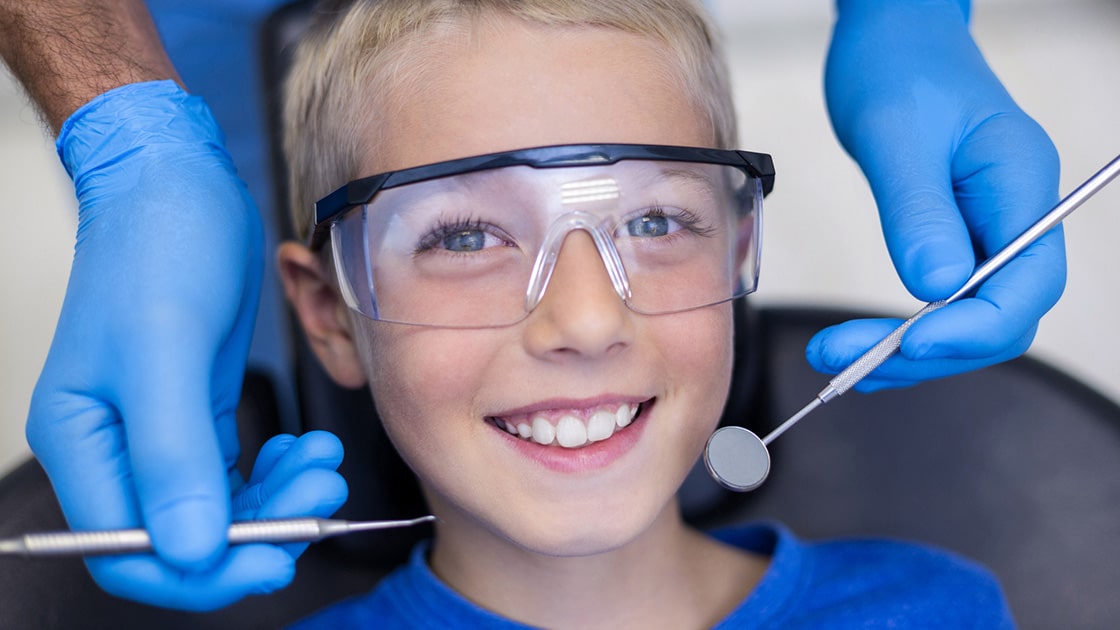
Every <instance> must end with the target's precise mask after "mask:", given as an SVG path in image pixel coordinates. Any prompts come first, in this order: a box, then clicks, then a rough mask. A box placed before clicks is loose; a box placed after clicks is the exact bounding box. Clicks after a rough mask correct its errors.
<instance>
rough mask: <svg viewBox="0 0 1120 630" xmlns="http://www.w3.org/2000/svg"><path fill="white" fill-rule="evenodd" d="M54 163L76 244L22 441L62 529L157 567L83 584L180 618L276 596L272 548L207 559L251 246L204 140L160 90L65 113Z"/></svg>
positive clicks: (209, 138) (232, 455) (222, 491)
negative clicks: (145, 553) (117, 543)
mask: <svg viewBox="0 0 1120 630" xmlns="http://www.w3.org/2000/svg"><path fill="white" fill-rule="evenodd" d="M58 150H59V154H60V156H61V158H62V161H63V163H64V164H65V166H66V169H67V171H68V172H69V173H70V175H71V177H72V178H73V179H74V185H75V188H76V192H77V197H78V201H79V215H78V238H77V244H76V247H75V253H74V263H73V267H72V269H71V273H70V282H69V286H68V287H67V291H66V297H65V301H64V303H63V307H62V313H61V316H60V318H59V322H58V327H57V329H56V332H55V337H54V340H53V342H52V344H51V348H50V352H49V354H48V356H47V361H46V364H45V366H44V368H43V372H42V375H41V376H40V379H39V382H38V384H37V386H36V388H35V392H34V394H33V396H32V402H31V410H30V414H29V417H28V422H27V439H28V442H29V444H30V445H31V448H32V450H33V451H34V452H35V454H36V456H37V457H38V458H39V460H40V462H42V464H43V467H44V468H45V469H46V471H47V474H48V475H49V476H50V478H51V482H52V484H53V485H54V488H55V491H56V493H57V495H58V498H59V501H60V503H61V505H62V509H63V512H64V513H65V515H66V518H67V520H68V522H69V524H70V526H71V527H72V528H74V529H108V528H121V527H137V526H141V525H143V526H145V527H147V528H148V530H149V531H150V532H151V535H152V539H153V543H154V545H155V548H156V552H157V554H158V558H156V557H150V556H149V557H146V558H140V559H137V558H131V559H127V560H126V559H115V558H114V559H102V560H98V561H97V562H91V563H90V565H89V566H90V568H91V572H92V574H93V576H94V578H95V579H96V580H97V581H98V582H99V583H101V584H102V585H104V586H106V587H108V588H109V589H110V590H112V591H113V592H114V593H117V594H119V595H122V596H124V597H129V598H132V599H137V600H140V601H148V602H161V603H170V604H174V605H181V606H184V607H192V608H209V607H213V606H217V605H220V604H221V603H223V602H228V601H233V600H236V599H237V598H239V597H241V596H243V595H244V594H246V593H250V592H260V591H263V590H268V589H272V588H276V587H279V586H281V585H283V584H285V583H286V582H287V581H288V580H289V579H290V574H291V558H290V556H289V555H288V554H287V553H284V552H283V551H282V550H280V549H277V548H268V547H264V548H257V547H254V548H246V549H239V550H237V551H235V552H231V553H230V554H229V555H228V556H223V553H224V550H225V532H226V529H227V527H228V525H229V521H230V510H231V506H230V488H231V478H233V477H235V476H236V473H235V472H234V468H233V466H234V462H235V461H236V459H237V456H238V446H237V437H236V436H237V433H236V427H235V425H234V411H235V408H236V406H237V402H238V398H239V395H240V388H241V379H242V373H243V371H244V367H245V357H246V353H247V352H248V346H249V340H250V336H251V333H252V325H253V320H254V316H255V311H256V305H257V297H258V293H259V284H260V276H261V262H262V259H261V242H262V234H261V226H260V219H259V217H258V216H257V213H256V210H255V208H254V207H253V203H252V201H251V200H250V198H249V196H248V194H247V193H246V190H245V186H244V184H243V183H242V182H241V181H240V180H239V179H238V178H237V176H236V174H235V172H234V168H233V165H232V163H231V161H230V157H229V155H228V154H227V153H226V151H225V149H224V148H223V147H222V135H221V132H220V131H219V130H218V128H217V125H216V123H215V122H214V120H213V118H212V117H211V116H210V113H209V110H208V109H207V107H206V106H205V104H203V103H202V101H201V100H200V99H198V98H195V97H191V96H189V95H187V94H186V93H184V92H183V91H182V90H180V89H179V88H178V87H177V86H176V85H175V84H174V83H172V82H170V81H163V82H152V83H139V84H133V85H127V86H124V87H121V88H117V89H115V90H111V91H109V92H107V93H105V94H103V95H101V96H99V97H97V98H95V99H94V100H93V101H91V102H90V103H88V104H87V105H85V106H83V107H82V108H80V109H79V110H78V111H77V112H75V113H74V114H73V115H72V116H71V117H70V119H69V120H67V121H66V124H65V125H64V126H63V128H62V130H61V132H60V133H59V138H58ZM234 481H235V482H236V480H234ZM219 560H220V562H219ZM216 563H218V564H216ZM180 572H181V573H180ZM199 572H206V575H207V576H209V577H208V580H209V581H207V582H203V581H199V580H194V579H193V577H192V575H193V574H195V573H199ZM196 582H197V583H196ZM192 589H193V590H192Z"/></svg>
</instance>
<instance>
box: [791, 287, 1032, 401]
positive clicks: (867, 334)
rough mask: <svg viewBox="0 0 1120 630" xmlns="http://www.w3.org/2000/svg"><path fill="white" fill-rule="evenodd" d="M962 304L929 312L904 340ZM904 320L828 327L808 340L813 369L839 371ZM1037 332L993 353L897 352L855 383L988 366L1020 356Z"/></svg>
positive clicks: (877, 385)
mask: <svg viewBox="0 0 1120 630" xmlns="http://www.w3.org/2000/svg"><path fill="white" fill-rule="evenodd" d="M955 306H960V304H951V305H949V306H946V307H944V308H942V309H940V310H938V311H935V312H933V313H930V314H929V315H926V316H925V317H923V318H922V319H921V320H919V321H918V322H917V323H915V324H914V325H913V326H911V328H910V330H909V331H907V334H906V335H905V336H903V344H904V345H905V344H906V343H907V337H908V336H909V334H910V333H911V332H913V330H914V329H915V328H917V327H918V326H920V325H921V324H923V323H924V322H925V320H927V319H930V318H933V317H934V316H936V315H939V314H942V313H944V312H946V311H948V310H949V309H951V308H953V307H955ZM900 323H902V320H900V319H868V320H853V321H850V322H845V323H843V324H839V325H837V326H832V327H829V328H826V329H824V330H822V331H820V332H819V333H817V334H816V335H814V336H813V338H812V339H811V340H810V341H809V344H808V345H807V347H806V350H805V356H806V359H807V360H808V361H809V364H810V365H811V366H812V367H813V369H815V370H817V371H819V372H823V373H825V374H836V373H838V372H840V371H842V370H844V369H845V368H847V367H848V366H849V365H851V364H852V363H853V362H854V361H855V360H856V359H858V358H859V357H860V356H861V355H863V353H864V352H866V351H867V350H868V349H870V348H871V347H872V346H874V345H875V344H876V343H878V342H879V341H880V340H881V339H883V338H884V337H886V336H887V335H888V334H890V333H891V331H893V330H894V329H895V328H897V327H898V325H899V324H900ZM1033 336H1034V328H1031V329H1030V330H1029V331H1028V332H1027V333H1026V334H1025V335H1023V336H1022V337H1020V338H1018V339H1015V340H1013V341H1011V342H1010V343H1006V344H1002V345H1001V347H1000V348H998V349H997V351H996V352H995V353H993V354H987V355H982V356H974V357H968V358H959V357H958V358H936V359H934V358H930V359H917V360H915V359H911V358H908V357H906V356H905V355H902V354H899V353H896V354H895V355H893V356H892V357H891V358H889V359H887V361H886V362H884V363H883V364H882V365H881V366H879V367H878V368H877V369H876V370H875V371H873V372H872V373H871V374H869V375H868V376H867V377H866V378H864V379H863V380H862V381H860V383H859V384H857V385H856V386H855V389H856V390H857V391H864V392H867V391H875V390H878V389H884V388H893V387H905V386H909V385H913V384H916V383H919V382H922V381H927V380H932V379H937V378H943V377H946V376H952V375H955V374H961V373H964V372H969V371H972V370H977V369H980V368H984V367H987V366H989V365H993V364H996V363H1000V362H1002V361H1006V360H1008V359H1012V358H1014V357H1016V356H1019V355H1020V354H1022V353H1023V352H1024V351H1026V349H1027V347H1028V346H1029V345H1030V341H1031V339H1032V338H1033Z"/></svg>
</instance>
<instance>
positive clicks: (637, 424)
mask: <svg viewBox="0 0 1120 630" xmlns="http://www.w3.org/2000/svg"><path fill="white" fill-rule="evenodd" d="M654 403H655V401H652V400H651V401H649V402H646V403H644V404H643V405H642V408H641V413H639V414H638V416H637V417H636V418H634V421H633V422H631V423H630V424H628V425H626V426H625V427H623V428H622V429H616V431H615V433H614V434H613V435H611V436H610V437H609V438H607V439H605V440H603V441H601V442H592V443H591V444H588V445H587V446H583V447H580V448H564V447H563V446H556V445H555V444H554V445H552V446H544V445H541V444H537V443H536V442H533V441H531V440H524V439H521V438H519V437H514V436H512V435H510V434H509V433H506V432H505V431H503V430H502V429H500V428H498V427H496V426H494V425H491V427H493V429H494V431H495V432H497V433H498V434H499V435H501V436H503V437H505V439H506V441H507V442H508V443H509V444H510V445H511V446H512V447H513V448H515V449H516V450H517V451H518V452H519V453H521V454H522V455H524V456H525V457H527V458H529V459H531V460H533V461H535V462H537V463H538V464H540V465H541V466H544V467H545V468H547V469H549V470H552V471H555V472H560V473H580V472H589V471H593V470H601V469H603V468H606V467H608V466H610V465H611V464H613V463H614V462H615V461H617V460H619V459H620V458H622V456H623V455H625V454H626V453H627V452H629V451H630V449H632V448H633V447H634V445H635V444H637V443H638V440H640V439H641V437H642V432H643V431H645V428H646V419H647V417H648V416H649V415H650V412H652V411H653V407H654Z"/></svg>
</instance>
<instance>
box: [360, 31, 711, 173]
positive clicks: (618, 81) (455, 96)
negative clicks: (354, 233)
mask: <svg viewBox="0 0 1120 630" xmlns="http://www.w3.org/2000/svg"><path fill="white" fill-rule="evenodd" d="M422 39H423V40H424V41H422V40H421V39H418V40H414V41H413V42H411V43H410V44H409V45H408V46H409V48H411V50H406V51H404V52H405V55H404V59H406V60H407V64H406V66H407V69H406V70H405V71H404V73H403V74H402V76H407V80H405V79H402V78H399V77H397V78H394V77H390V78H388V79H387V80H386V81H385V82H384V84H382V85H379V86H378V87H379V89H382V90H383V94H381V95H380V96H379V98H378V99H377V100H378V101H380V102H381V103H382V104H383V107H381V111H380V112H379V115H378V116H376V120H377V122H376V123H375V124H373V125H371V128H370V129H367V130H363V131H362V132H363V133H364V134H365V139H366V143H365V146H367V147H369V149H368V150H367V151H364V152H363V154H364V158H363V160H362V162H363V163H362V165H361V172H363V173H366V174H369V173H374V172H382V171H386V170H396V169H400V168H406V167H409V166H415V165H418V164H426V163H431V162H437V161H442V160H448V159H454V158H458V157H464V156H469V155H478V154H484V153H490V152H495V151H505V150H510V149H516V148H524V147H530V146H544V145H552V144H573V143H591V142H596V143H607V142H617V143H636V144H671V145H685V146H710V145H712V144H713V142H714V138H713V132H712V130H711V127H710V124H709V123H708V121H707V119H706V117H705V116H703V115H702V114H701V111H700V110H699V108H697V107H696V106H695V105H694V104H693V102H692V101H691V100H690V99H689V98H688V95H687V94H686V93H685V90H684V89H683V87H682V82H681V80H680V79H679V72H678V71H677V62H676V61H675V59H673V58H672V57H671V56H670V55H669V54H668V53H667V52H665V50H664V47H663V46H660V45H659V44H658V42H656V41H653V40H651V39H649V38H644V37H641V36H638V35H634V34H630V33H624V32H620V31H618V30H614V29H605V28H595V27H547V26H542V25H536V24H529V23H526V22H524V21H521V20H517V19H514V18H509V17H496V18H494V19H490V20H485V21H481V22H479V23H478V24H475V25H473V26H471V27H470V28H463V29H457V30H451V31H450V32H448V33H441V34H440V36H439V37H432V38H422Z"/></svg>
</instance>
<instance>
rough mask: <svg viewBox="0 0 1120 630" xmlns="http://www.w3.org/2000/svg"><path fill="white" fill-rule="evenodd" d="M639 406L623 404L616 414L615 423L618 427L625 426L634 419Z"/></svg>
mask: <svg viewBox="0 0 1120 630" xmlns="http://www.w3.org/2000/svg"><path fill="white" fill-rule="evenodd" d="M637 411H638V406H637V405H634V406H633V407H631V406H630V405H622V406H621V407H619V408H618V411H616V412H615V414H614V416H615V417H614V423H615V424H616V425H618V428H620V429H621V428H623V427H625V426H626V425H628V424H630V423H631V422H633V421H634V416H635V415H637Z"/></svg>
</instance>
